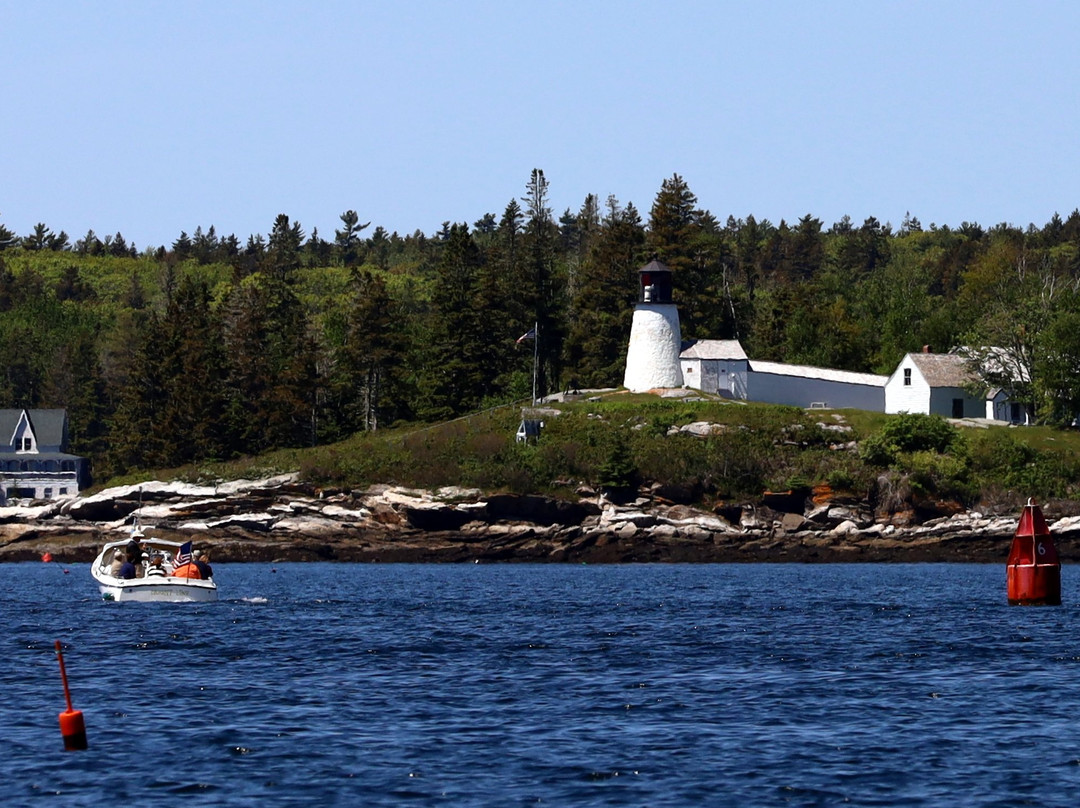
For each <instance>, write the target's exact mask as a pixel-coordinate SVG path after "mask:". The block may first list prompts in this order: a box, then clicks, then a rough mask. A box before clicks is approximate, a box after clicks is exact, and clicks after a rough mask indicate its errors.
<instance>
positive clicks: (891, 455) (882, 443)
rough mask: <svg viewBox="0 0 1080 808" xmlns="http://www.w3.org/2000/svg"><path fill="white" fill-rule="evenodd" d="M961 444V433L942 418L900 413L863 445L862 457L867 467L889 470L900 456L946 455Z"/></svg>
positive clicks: (860, 448) (861, 447) (860, 452)
mask: <svg viewBox="0 0 1080 808" xmlns="http://www.w3.org/2000/svg"><path fill="white" fill-rule="evenodd" d="M961 443H962V439H961V437H960V433H959V432H957V431H956V428H955V427H953V426H952V425H951V424H950V423H949V422H948V421H946V420H945V419H944V418H942V417H941V416H940V415H923V414H922V413H915V412H912V413H901V414H900V415H896V416H894V417H893V418H890V419H889V420H888V421H886V422H885V425H884V426H883V427H882V428H881V429H880V430H879V431H878V432H876V433H874V434H873V435H871V436H870V437H869V438H867V439H866V440H864V441H863V442H862V444H861V445H860V447H859V456H860V457H861V458H862V459H863V460H864V461H866V462H867V463H872V464H874V465H876V466H888V465H891V464H892V463H894V462H896V458H897V455H898V453H900V452H937V453H944V452H949V451H952V450H955V449H958V448H960V444H961Z"/></svg>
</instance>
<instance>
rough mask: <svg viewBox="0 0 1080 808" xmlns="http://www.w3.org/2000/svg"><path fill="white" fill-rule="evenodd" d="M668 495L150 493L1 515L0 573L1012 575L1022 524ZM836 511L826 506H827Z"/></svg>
mask: <svg viewBox="0 0 1080 808" xmlns="http://www.w3.org/2000/svg"><path fill="white" fill-rule="evenodd" d="M672 494H673V492H670V491H665V490H664V489H663V488H662V487H659V486H656V487H653V488H652V489H649V490H644V491H639V492H633V495H632V496H627V497H624V498H621V499H620V500H619V501H612V499H610V498H609V497H607V496H604V495H601V494H598V493H597V492H595V491H592V490H590V489H587V488H581V489H579V490H578V499H577V500H576V501H572V502H567V501H562V500H555V499H551V498H547V497H542V496H531V495H514V494H494V495H484V494H482V493H481V492H480V491H476V490H467V489H460V488H444V489H440V490H438V491H418V490H412V489H405V488H400V487H393V486H375V487H373V488H371V489H368V490H365V491H322V490H319V489H316V488H313V487H311V486H308V485H304V484H301V483H299V482H298V481H297V479H296V477H295V476H294V475H282V476H278V477H273V478H269V479H265V480H256V481H237V482H230V483H221V484H218V485H191V484H186V483H179V482H170V483H165V482H150V483H144V484H142V485H140V486H124V487H118V488H111V489H107V490H105V491H102V492H100V493H98V494H94V495H92V496H88V497H80V498H76V499H69V500H63V501H56V502H50V503H47V504H36V505H32V506H24V507H7V508H0V562H18V561H36V560H39V559H40V558H41V557H42V555H43V554H44V553H50V554H51V555H52V557H53V559H55V560H56V561H59V562H63V563H81V562H89V561H91V560H93V558H94V557H95V556H96V554H97V552H98V550H99V549H100V547H101V545H102V544H103V543H104V542H106V541H113V540H118V539H121V538H124V537H125V536H127V534H128V533H129V531H130V529H131V525H132V523H133V521H134V520H135V519H136V518H137V519H138V520H139V522H140V523H141V524H142V525H143V527H144V528H146V529H147V531H148V532H150V533H152V534H153V535H158V536H161V537H163V538H173V539H179V540H182V541H183V540H187V539H189V538H190V539H192V540H193V541H194V542H195V543H196V546H200V547H203V548H207V549H209V550H210V551H211V553H212V557H213V560H214V561H215V562H222V563H234V562H282V561H341V562H384V563H386V562H404V563H423V562H444V563H481V562H484V563H488V562H504V563H505V562H560V563H634V562H942V561H956V562H980V563H1002V564H1004V562H1005V559H1006V557H1007V555H1008V551H1009V545H1010V541H1011V538H1012V535H1013V532H1014V531H1015V530H1016V525H1017V518H1018V515H1019V514H1018V513H1016V514H1012V515H1009V516H988V515H983V514H981V513H976V512H969V511H959V512H955V513H951V514H949V515H933V513H931V514H930V515H929V517H928V518H927V515H926V514H925V513H924V514H923V518H921V519H920V518H918V517H917V516H916V515H915V514H914V513H913V512H912V511H910V510H907V511H903V512H898V513H890V514H882V513H880V512H877V513H875V511H874V509H873V507H872V506H871V505H870V504H868V503H867V502H865V501H862V500H858V499H847V500H845V499H844V498H842V497H834V496H827V497H822V496H819V495H818V492H794V493H793V492H784V493H782V494H768V493H767V494H765V495H763V497H762V499H761V501H760V502H755V503H751V504H744V505H731V506H724V507H717V508H715V509H714V510H712V511H705V510H701V509H699V508H695V507H691V506H690V505H687V504H680V503H679V502H677V501H675V499H673V496H672ZM823 499H824V501H822V500H823ZM1066 510H1068V508H1067V507H1066V506H1058V507H1057V508H1056V511H1057V512H1055V509H1054V508H1051V507H1044V512H1045V514H1046V516H1047V520H1048V522H1049V523H1050V525H1051V530H1052V532H1053V533H1054V537H1055V542H1056V544H1057V547H1058V550H1059V554H1060V556H1061V558H1062V560H1063V561H1066V562H1071V561H1076V560H1080V516H1077V515H1075V514H1072V513H1066Z"/></svg>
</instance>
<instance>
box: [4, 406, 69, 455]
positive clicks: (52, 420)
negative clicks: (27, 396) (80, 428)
mask: <svg viewBox="0 0 1080 808" xmlns="http://www.w3.org/2000/svg"><path fill="white" fill-rule="evenodd" d="M22 414H23V410H21V409H10V410H0V443H11V438H12V436H13V435H14V434H15V427H17V426H18V425H19V418H21V417H22ZM26 414H27V416H28V417H29V419H30V427H31V429H33V430H34V437H35V438H36V439H37V442H38V443H39V444H43V445H45V446H59V445H61V444H62V443H63V442H64V422H65V421H66V420H67V411H66V410H26Z"/></svg>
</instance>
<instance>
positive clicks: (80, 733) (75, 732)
mask: <svg viewBox="0 0 1080 808" xmlns="http://www.w3.org/2000/svg"><path fill="white" fill-rule="evenodd" d="M56 658H57V659H58V660H60V679H61V681H62V682H63V683H64V698H65V699H67V709H66V710H64V712H62V713H60V734H61V735H62V736H63V737H64V749H66V750H68V751H71V750H73V749H86V746H87V745H86V726H85V725H84V724H83V716H82V712H81V711H80V710H76V709H74V708H73V707H72V706H71V691H70V690H68V680H67V671H65V670H64V653H63V651H61V650H60V640H57V641H56Z"/></svg>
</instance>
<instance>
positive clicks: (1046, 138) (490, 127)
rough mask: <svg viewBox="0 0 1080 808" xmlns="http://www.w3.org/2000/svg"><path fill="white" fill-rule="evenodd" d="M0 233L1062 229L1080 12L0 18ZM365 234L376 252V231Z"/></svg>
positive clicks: (756, 6)
mask: <svg viewBox="0 0 1080 808" xmlns="http://www.w3.org/2000/svg"><path fill="white" fill-rule="evenodd" d="M0 21H2V24H0V75H2V76H3V80H2V84H0V86H2V88H3V89H2V99H3V104H2V107H0V223H2V224H5V225H6V226H7V227H9V228H10V229H12V230H15V231H16V232H17V233H19V234H21V235H22V234H26V233H28V232H29V231H30V230H31V229H32V227H33V226H34V224H35V223H37V222H44V223H45V224H47V225H48V226H49V227H51V228H52V229H53V230H61V229H63V230H65V231H67V232H68V234H69V235H70V236H71V237H72V239H73V240H74V239H76V238H79V237H81V236H83V235H84V234H85V233H86V231H87V230H88V229H91V228H92V229H93V230H94V231H95V232H96V233H97V234H98V235H99V236H105V235H111V234H114V233H116V232H117V231H120V232H122V233H123V235H124V236H125V238H127V239H128V241H134V242H135V243H136V245H137V246H139V247H140V248H143V247H145V246H148V245H157V244H171V243H172V241H174V240H175V239H176V237H177V236H178V235H179V233H180V231H181V230H184V231H187V232H188V233H191V232H192V231H194V229H195V228H196V227H197V226H200V225H201V226H202V227H203V228H204V229H206V228H207V227H208V226H209V225H211V224H212V225H215V226H216V228H217V232H218V233H219V234H220V235H225V234H228V233H235V234H236V235H238V236H239V237H240V238H241V239H246V237H247V236H248V235H250V234H252V233H264V234H265V233H268V232H269V230H270V229H271V226H272V225H273V221H274V217H275V216H276V215H277V214H279V213H286V214H288V215H289V216H290V217H291V218H292V219H293V220H295V221H299V222H300V223H301V224H302V226H303V227H304V229H305V231H306V232H307V233H309V234H310V232H311V230H312V228H313V227H317V228H318V230H319V233H320V234H321V235H322V236H323V237H325V238H332V237H333V231H334V229H335V228H336V227H338V226H340V219H339V216H340V214H341V213H342V212H343V211H345V210H348V209H355V210H356V211H357V212H358V213H359V215H360V217H361V221H368V220H371V221H372V222H373V225H372V227H374V226H375V225H382V226H383V227H385V228H387V230H390V231H395V230H396V231H398V232H400V233H411V232H413V231H414V230H421V231H423V232H425V233H432V232H434V231H436V230H438V229H439V227H440V225H441V223H442V222H443V221H445V220H451V221H466V222H468V223H469V224H470V225H471V224H472V222H474V221H475V220H476V219H478V218H480V217H481V216H482V215H483V214H484V213H486V212H489V211H490V212H493V213H495V214H496V215H499V214H501V212H502V210H503V209H504V208H505V206H506V204H507V203H508V202H509V201H510V200H511V199H512V198H520V197H522V196H524V193H525V184H526V182H527V181H528V178H529V173H530V171H531V170H532V169H533V168H534V167H535V168H541V169H543V170H544V173H545V175H546V177H547V179H548V181H549V183H550V198H551V203H552V207H553V208H554V210H555V212H556V215H557V214H559V213H561V212H562V211H563V210H564V209H565V208H571V209H573V210H575V211H576V210H577V209H578V208H579V207H580V205H581V203H582V201H583V200H584V198H585V196H586V194H589V193H594V194H596V195H597V196H599V197H600V199H601V200H604V199H606V198H607V197H608V195H614V196H615V197H616V198H617V199H618V200H619V201H620V202H621V203H623V204H625V203H627V202H633V203H634V204H635V205H636V206H637V207H638V208H639V209H640V210H641V211H642V213H643V215H647V213H648V209H649V207H650V206H651V204H652V201H653V198H654V197H655V195H656V192H657V191H658V190H659V188H660V184H661V182H662V181H663V180H664V179H665V178H667V177H670V176H671V175H672V174H674V173H678V174H680V175H681V176H683V177H684V178H685V179H686V181H687V182H688V183H689V186H690V189H691V190H692V191H693V192H694V193H695V194H696V195H697V197H698V201H699V204H700V205H701V206H702V207H704V208H707V209H709V210H710V211H712V213H713V214H714V215H716V216H717V217H718V218H720V219H721V221H722V220H724V219H726V218H727V216H728V215H729V214H731V215H735V216H736V217H745V216H746V215H748V214H753V215H754V216H756V217H757V218H758V219H765V218H767V219H769V220H771V221H773V222H779V220H780V219H787V220H788V221H794V220H796V219H798V218H799V217H800V216H803V215H805V214H807V213H810V214H812V215H814V216H816V217H818V218H820V219H822V220H823V221H824V222H825V224H826V226H828V225H830V224H832V223H833V222H835V221H837V220H838V219H840V218H841V217H842V216H844V215H849V216H850V217H851V218H852V219H853V220H855V221H856V222H857V223H858V222H862V220H863V219H865V218H866V217H868V216H875V217H877V218H878V219H879V220H881V221H883V222H884V221H889V222H891V223H892V224H893V225H894V226H898V225H899V224H900V222H901V221H902V219H903V218H904V215H905V213H906V212H908V211H910V212H911V214H912V215H914V216H917V217H918V218H919V219H920V220H921V221H922V223H923V224H924V225H929V224H930V223H931V222H935V223H937V224H949V225H953V226H955V225H959V224H960V223H962V222H964V221H972V222H978V223H980V224H983V225H992V224H997V223H1000V222H1009V223H1012V224H1016V225H1020V226H1026V225H1027V224H1028V223H1031V222H1034V223H1036V224H1038V225H1042V224H1043V223H1045V222H1046V221H1047V220H1048V219H1049V218H1050V217H1051V216H1052V215H1053V214H1054V213H1055V212H1059V213H1061V214H1062V215H1063V216H1064V215H1066V214H1068V213H1069V212H1070V211H1072V210H1073V209H1074V208H1076V207H1077V206H1080V160H1078V159H1077V149H1078V146H1080V104H1078V103H1077V95H1078V92H1080V90H1078V87H1080V84H1078V82H1077V81H1076V78H1077V75H1078V73H1080V71H1078V67H1080V64H1078V62H1080V48H1077V46H1076V34H1077V31H1080V4H1067V3H1064V2H1036V3H1020V2H1011V3H1004V2H994V1H993V0H986V1H985V2H919V0H915V2H871V0H865V2H839V1H838V2H822V3H807V2H805V0H802V1H801V2H770V3H764V2H762V3H750V2H741V3H734V2H716V0H713V2H678V0H668V1H667V2H627V1H626V0H624V1H623V2H606V1H605V0H596V1H594V2H582V0H578V1H577V2H566V3H563V2H533V3H515V2H510V1H509V0H503V2H477V1H476V0H457V2H389V0H388V1H387V2H381V3H365V2H318V1H317V0H316V1H315V2H309V3H299V2H293V3H286V2H277V1H276V0H260V1H259V2H256V1H255V0H236V1H235V2H229V1H228V0H215V2H192V1H188V2H174V3H153V2H141V1H140V2H134V1H133V2H116V1H114V0H98V2H54V3H32V2H26V0H0ZM367 232H368V233H370V230H369V231H367Z"/></svg>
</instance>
